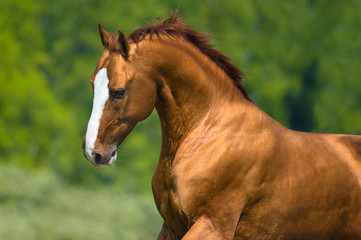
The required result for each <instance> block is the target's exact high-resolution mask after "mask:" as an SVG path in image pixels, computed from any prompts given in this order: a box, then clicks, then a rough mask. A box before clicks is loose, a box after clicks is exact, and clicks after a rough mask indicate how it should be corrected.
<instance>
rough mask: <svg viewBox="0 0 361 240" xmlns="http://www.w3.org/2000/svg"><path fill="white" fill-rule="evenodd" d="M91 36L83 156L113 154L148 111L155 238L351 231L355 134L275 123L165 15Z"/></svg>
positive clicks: (357, 155) (360, 218)
mask: <svg viewBox="0 0 361 240" xmlns="http://www.w3.org/2000/svg"><path fill="white" fill-rule="evenodd" d="M100 34H101V39H102V43H103V45H104V47H105V52H104V53H103V55H102V57H101V58H100V60H99V63H98V66H97V69H96V71H95V73H94V74H93V76H92V78H91V82H92V83H93V85H94V82H95V87H94V88H95V89H94V92H95V96H97V97H94V105H96V104H98V102H97V101H98V100H96V98H97V99H99V97H98V96H99V95H100V94H99V93H98V90H97V84H98V85H99V84H100V82H101V80H99V79H105V80H107V81H109V83H108V88H109V96H108V98H106V100H104V101H105V102H104V101H103V102H102V103H103V105H102V107H103V109H102V110H101V114H100V117H98V118H97V117H95V116H98V115H99V114H98V115H97V114H96V113H94V112H97V113H98V112H99V110H94V109H95V107H93V113H92V117H91V120H90V122H91V123H89V125H88V130H87V135H86V138H85V144H84V145H85V146H84V148H85V153H86V156H87V158H88V159H89V160H90V161H91V162H92V163H93V164H95V165H104V164H109V163H111V162H113V161H114V160H115V157H116V155H115V153H114V149H116V146H118V145H119V144H120V143H121V142H122V141H123V139H124V138H125V137H126V136H127V134H128V133H129V132H130V131H131V129H132V128H133V127H134V125H135V124H136V122H138V121H141V120H143V119H144V118H146V117H147V116H148V115H149V114H150V112H151V110H152V109H153V108H154V107H155V108H156V109H157V112H158V115H159V118H160V121H161V129H162V149H161V155H160V159H159V163H158V167H157V169H156V172H155V174H154V176H153V181H152V186H153V193H154V199H155V202H156V205H157V208H158V210H159V212H160V214H161V216H162V217H163V219H164V225H163V228H162V230H161V232H160V234H159V237H158V239H160V240H162V239H164V240H165V239H167V240H171V239H174V240H175V239H305V240H306V239H361V136H351V135H336V134H335V135H333V134H312V133H303V132H295V131H292V130H289V129H286V128H284V127H283V126H281V125H280V124H279V123H277V122H276V121H275V120H273V119H272V118H270V117H269V116H268V115H267V114H265V113H264V112H263V111H261V110H260V109H259V108H258V107H257V106H256V105H255V104H254V103H253V102H252V101H251V100H249V97H248V95H247V92H246V90H245V89H244V88H243V86H242V85H240V83H239V82H237V81H239V80H240V72H237V70H236V69H235V68H234V66H233V65H231V64H230V63H229V62H228V59H227V58H226V57H225V56H224V55H222V54H220V53H219V52H217V51H214V50H213V49H211V48H210V47H209V45H207V44H206V43H205V38H204V36H203V35H200V34H198V33H195V32H194V31H192V30H190V29H189V27H188V26H186V25H185V24H184V23H182V22H180V20H179V19H178V18H177V17H176V16H171V18H170V19H169V20H167V21H165V22H164V23H162V24H161V25H160V26H155V27H149V28H146V29H141V30H138V31H136V32H135V33H133V34H132V35H131V36H130V37H129V39H127V38H125V37H124V35H123V34H122V33H121V32H120V36H119V37H118V38H116V37H115V36H113V35H109V34H108V33H106V32H105V31H104V30H102V29H101V28H100ZM211 51H213V52H211ZM212 56H214V58H212ZM101 69H106V70H107V72H106V73H107V76H105V75H103V74H104V71H100V70H101ZM100 72H101V73H100ZM121 91H123V92H121ZM99 101H100V100H99ZM93 115H94V116H93ZM94 123H97V124H98V125H97V129H96V131H95V133H94V131H93V132H92V133H90V134H88V132H89V131H90V129H89V128H90V126H94ZM95 125H96V124H95ZM88 135H92V136H94V135H95V136H96V138H95V140H92V138H91V137H89V139H90V140H89V139H88ZM93 138H94V137H93ZM114 156H115V157H114Z"/></svg>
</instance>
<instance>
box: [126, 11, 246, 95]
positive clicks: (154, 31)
mask: <svg viewBox="0 0 361 240" xmlns="http://www.w3.org/2000/svg"><path fill="white" fill-rule="evenodd" d="M154 35H155V36H157V37H159V38H161V37H162V36H168V37H169V36H172V37H180V38H183V39H185V40H187V41H189V42H190V43H192V44H193V45H194V46H196V47H197V48H198V49H199V50H200V51H201V52H202V53H203V54H205V55H206V56H208V57H209V58H210V59H212V60H213V61H214V62H215V63H216V64H217V65H218V66H219V67H220V68H222V69H223V71H224V72H225V73H226V74H227V75H228V76H229V77H230V78H231V79H232V80H233V82H234V84H235V85H236V86H237V88H238V89H239V90H240V91H241V92H242V93H243V95H244V96H245V97H246V98H247V99H249V100H250V98H249V95H248V92H247V90H246V88H245V87H244V86H243V85H242V78H243V77H244V74H243V73H242V72H241V71H240V70H239V69H238V68H237V67H236V66H235V65H234V64H233V63H232V62H231V59H230V58H229V57H227V56H226V55H224V54H223V53H221V52H219V51H218V50H216V49H214V48H213V47H212V46H211V45H210V44H209V41H210V40H211V37H210V36H208V35H205V34H201V33H198V32H196V31H194V30H193V29H192V28H191V27H190V26H189V25H187V24H186V23H185V21H184V20H183V19H182V18H181V17H179V15H178V11H176V12H175V13H173V12H171V13H170V14H169V18H168V19H167V20H163V19H160V18H159V19H158V21H157V23H156V24H155V25H151V26H149V27H146V28H141V29H138V30H136V31H134V32H133V33H132V34H130V36H129V39H130V40H131V41H133V42H134V43H139V42H140V41H142V40H143V39H144V38H145V37H147V36H149V38H150V40H152V38H153V36H154Z"/></svg>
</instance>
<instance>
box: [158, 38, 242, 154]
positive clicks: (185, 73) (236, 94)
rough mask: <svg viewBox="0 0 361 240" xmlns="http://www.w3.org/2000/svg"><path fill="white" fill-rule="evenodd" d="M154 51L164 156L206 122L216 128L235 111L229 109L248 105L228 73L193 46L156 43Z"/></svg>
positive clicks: (173, 151) (174, 149)
mask: <svg viewBox="0 0 361 240" xmlns="http://www.w3.org/2000/svg"><path fill="white" fill-rule="evenodd" d="M152 51H153V53H152V57H153V59H154V62H153V66H154V68H155V69H156V73H157V77H156V78H157V79H158V85H159V90H158V102H157V105H156V109H157V111H158V114H159V118H160V121H161V127H162V141H163V145H162V153H163V154H165V153H166V154H172V153H175V151H176V149H177V147H178V146H179V144H180V143H181V142H182V141H183V140H184V139H185V138H187V135H188V133H189V132H190V131H193V130H194V129H195V128H197V127H201V125H202V124H203V123H205V122H207V124H209V123H210V122H212V121H214V122H212V124H211V125H216V124H217V120H216V119H220V118H222V115H223V114H224V113H226V112H227V111H228V114H229V111H232V108H231V107H230V106H235V105H242V104H243V103H249V101H248V100H247V99H245V97H244V96H243V94H242V93H241V92H240V91H239V90H238V89H237V87H235V85H234V83H233V82H232V80H231V79H230V78H229V77H228V76H227V74H226V73H224V71H223V70H221V69H220V68H219V67H218V66H217V65H216V64H215V63H214V62H213V61H212V60H211V59H209V58H208V57H207V56H204V55H203V54H201V53H200V52H199V50H198V49H196V48H194V47H193V46H191V45H189V44H183V45H182V46H180V47H179V46H178V47H175V44H174V45H173V44H172V43H170V44H160V43H158V44H157V43H156V42H154V43H152ZM233 109H234V107H233ZM238 109H241V108H238Z"/></svg>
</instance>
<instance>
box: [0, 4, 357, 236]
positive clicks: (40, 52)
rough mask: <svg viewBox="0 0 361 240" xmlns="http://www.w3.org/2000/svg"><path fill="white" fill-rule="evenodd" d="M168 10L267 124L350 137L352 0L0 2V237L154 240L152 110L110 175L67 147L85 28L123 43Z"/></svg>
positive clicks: (79, 107)
mask: <svg viewBox="0 0 361 240" xmlns="http://www.w3.org/2000/svg"><path fill="white" fill-rule="evenodd" d="M178 6H179V8H180V12H181V14H183V15H184V18H185V19H187V22H188V23H189V24H190V25H191V26H193V28H194V29H195V30H197V31H200V32H202V33H207V34H210V35H212V36H214V40H213V42H212V43H213V44H215V47H216V48H217V49H218V50H220V51H222V52H224V53H225V54H227V55H228V56H230V57H231V58H232V59H233V60H234V63H235V64H236V65H237V66H238V67H239V68H240V69H241V70H243V71H244V72H245V74H246V75H247V77H246V78H245V80H244V84H245V86H246V87H247V89H248V90H249V92H250V94H251V98H252V99H253V100H254V101H255V102H256V103H257V104H258V105H259V106H260V107H261V108H262V109H263V110H264V111H265V112H267V113H268V114H269V115H270V116H272V117H273V118H275V119H276V120H277V121H279V122H281V123H282V124H283V125H285V126H286V127H289V128H292V129H296V130H302V131H312V132H334V133H349V134H361V29H360V26H361V14H360V11H361V1H358V0H348V1H342V0H338V1H337V0H303V1H301V0H293V1H289V0H277V1H276V0H243V1H239V0H205V1H193V0H178V1H177V0H141V1H129V0H102V1H99V0H61V1H48V0H36V1H35V0H17V1H13V0H1V1H0V239H30V240H31V239H47V240H50V239H87V240H91V239H130V240H132V239H156V236H157V234H158V232H159V230H160V228H161V224H162V221H161V218H160V216H159V215H158V213H157V211H156V207H155V204H154V202H153V197H152V193H151V177H152V175H153V172H154V170H155V167H156V164H157V161H158V156H159V150H160V130H159V122H158V116H157V114H156V112H154V113H153V114H152V115H151V117H150V118H148V119H147V120H145V121H144V122H142V123H139V124H138V126H137V127H136V129H135V130H133V132H132V133H131V134H130V135H129V137H128V138H127V139H126V140H125V142H124V143H123V144H122V145H121V146H120V147H119V155H118V160H117V161H116V162H115V164H114V165H113V166H110V167H106V168H95V167H93V166H92V165H91V164H90V163H89V162H88V161H87V160H86V159H85V158H84V157H83V155H82V150H81V143H82V138H83V134H84V132H85V128H86V125H87V121H88V119H89V116H90V112H91V107H92V106H91V105H92V90H91V86H90V84H89V78H90V75H91V74H92V72H93V71H94V69H95V66H96V63H97V61H98V58H99V57H100V54H101V52H102V50H103V48H102V45H101V43H100V40H99V36H98V30H97V23H101V24H102V26H103V27H104V28H105V29H107V30H108V31H110V32H116V31H117V29H118V28H120V29H122V30H123V31H124V32H125V33H127V34H130V33H131V32H132V31H133V30H135V29H137V28H140V27H144V26H145V25H146V23H147V22H150V21H152V20H154V19H155V18H157V17H162V18H166V17H167V12H168V11H170V10H172V9H176V8H177V7H178Z"/></svg>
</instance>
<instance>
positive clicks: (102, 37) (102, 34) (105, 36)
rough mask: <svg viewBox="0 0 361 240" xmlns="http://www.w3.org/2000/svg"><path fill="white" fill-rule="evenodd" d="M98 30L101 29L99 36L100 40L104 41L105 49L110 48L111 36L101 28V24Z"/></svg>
mask: <svg viewBox="0 0 361 240" xmlns="http://www.w3.org/2000/svg"><path fill="white" fill-rule="evenodd" d="M98 29H99V35H100V40H101V41H102V44H103V47H104V48H107V47H108V46H109V36H110V34H109V33H108V32H107V31H105V30H104V29H103V28H102V26H100V24H99V23H98Z"/></svg>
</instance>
